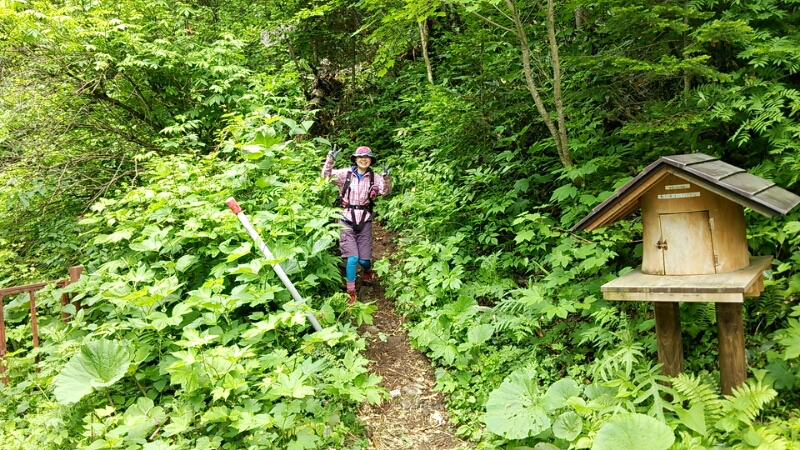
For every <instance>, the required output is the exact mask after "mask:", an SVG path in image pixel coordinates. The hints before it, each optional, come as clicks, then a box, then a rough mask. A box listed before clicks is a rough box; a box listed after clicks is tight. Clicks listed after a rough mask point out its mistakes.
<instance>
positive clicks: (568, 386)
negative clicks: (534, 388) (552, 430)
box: [546, 378, 581, 411]
mask: <svg viewBox="0 0 800 450" xmlns="http://www.w3.org/2000/svg"><path fill="white" fill-rule="evenodd" d="M580 394H581V388H580V387H579V386H578V383H576V382H575V380H573V379H572V378H562V379H560V380H558V381H556V382H555V383H553V384H552V385H551V386H550V387H549V388H548V389H547V394H546V396H547V398H546V404H547V408H548V410H550V411H553V410H555V409H558V408H563V407H564V406H566V402H567V399H568V398H570V397H575V396H577V395H580Z"/></svg>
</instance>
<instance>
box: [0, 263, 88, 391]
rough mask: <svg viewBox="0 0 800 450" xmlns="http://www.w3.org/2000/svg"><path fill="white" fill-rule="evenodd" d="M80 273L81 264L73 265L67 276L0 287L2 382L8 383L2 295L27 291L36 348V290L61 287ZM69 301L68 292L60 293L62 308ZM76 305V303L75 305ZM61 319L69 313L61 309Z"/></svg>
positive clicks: (0, 366)
mask: <svg viewBox="0 0 800 450" xmlns="http://www.w3.org/2000/svg"><path fill="white" fill-rule="evenodd" d="M82 273H83V266H75V267H70V268H69V278H65V279H62V280H56V281H46V282H42V283H34V284H26V285H24V286H14V287H9V288H3V289H0V381H2V382H3V384H8V377H7V376H3V375H4V374H5V372H6V353H8V348H7V347H6V322H5V317H4V316H3V297H7V296H9V295H18V294H24V293H26V292H27V293H28V299H29V302H28V303H29V304H30V311H31V334H32V335H33V347H34V348H36V347H39V325H38V323H37V321H36V292H37V291H39V290H41V289H43V288H44V287H45V286H49V285H53V284H54V285H55V286H56V287H59V288H63V287H64V286H67V285H69V284H70V283H74V282H76V281H78V279H80V277H81V274H82ZM70 301H71V298H70V295H69V294H62V295H61V307H62V309H63V307H64V306H66V305H67V304H68V303H70ZM77 306H78V305H76V307H77ZM61 320H63V321H64V323H66V322H67V321H69V314H68V313H66V312H63V311H62V312H61Z"/></svg>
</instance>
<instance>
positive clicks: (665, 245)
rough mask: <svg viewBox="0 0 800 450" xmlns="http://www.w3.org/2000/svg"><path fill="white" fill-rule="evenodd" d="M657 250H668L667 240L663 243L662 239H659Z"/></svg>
mask: <svg viewBox="0 0 800 450" xmlns="http://www.w3.org/2000/svg"><path fill="white" fill-rule="evenodd" d="M656 248H657V249H659V250H666V249H667V240H666V239H664V240H663V241H662V240H661V239H659V240H658V242H656Z"/></svg>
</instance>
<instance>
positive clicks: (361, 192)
mask: <svg viewBox="0 0 800 450" xmlns="http://www.w3.org/2000/svg"><path fill="white" fill-rule="evenodd" d="M333 163H334V161H333V159H331V157H330V156H329V157H328V158H326V159H325V164H324V165H323V166H322V177H323V178H330V179H331V182H332V183H334V184H336V185H337V186H339V190H340V191H341V189H342V186H344V183H345V181H347V176H348V174H350V173H352V174H353V175H352V176H351V178H350V189H349V191H348V193H347V196H346V197H345V198H344V201H345V202H346V203H347V204H350V205H363V206H366V205H368V204H369V200H370V199H372V198H375V197H377V196H379V195H386V194H388V193H389V192H391V191H392V179H391V178H390V177H385V178H384V177H383V176H381V175H379V174H378V173H375V180H374V182H373V184H372V189H370V188H369V179H370V174H369V172H367V173H366V174H365V175H364V176H363V177H361V179H360V180H359V179H358V176H357V175H356V166H351V167H348V168H346V169H336V170H334V169H333ZM351 212H352V214H353V215H351ZM364 214H367V216H366V217H364V220H362V216H363V215H364ZM342 217H344V218H345V220H348V221H350V222H352V221H353V217H355V223H362V222H366V221H369V220H372V214H371V213H370V212H369V210H366V209H348V208H345V211H342Z"/></svg>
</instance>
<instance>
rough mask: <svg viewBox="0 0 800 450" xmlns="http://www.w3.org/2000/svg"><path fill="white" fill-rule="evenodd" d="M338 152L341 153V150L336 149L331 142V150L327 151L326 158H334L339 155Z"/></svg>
mask: <svg viewBox="0 0 800 450" xmlns="http://www.w3.org/2000/svg"><path fill="white" fill-rule="evenodd" d="M339 153H341V150H338V149H337V148H336V144H333V150H331V151H329V152H328V158H330V159H334V160H335V159H336V157H337V156H339Z"/></svg>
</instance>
